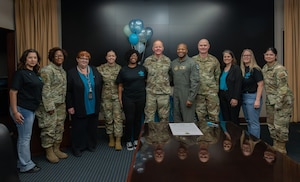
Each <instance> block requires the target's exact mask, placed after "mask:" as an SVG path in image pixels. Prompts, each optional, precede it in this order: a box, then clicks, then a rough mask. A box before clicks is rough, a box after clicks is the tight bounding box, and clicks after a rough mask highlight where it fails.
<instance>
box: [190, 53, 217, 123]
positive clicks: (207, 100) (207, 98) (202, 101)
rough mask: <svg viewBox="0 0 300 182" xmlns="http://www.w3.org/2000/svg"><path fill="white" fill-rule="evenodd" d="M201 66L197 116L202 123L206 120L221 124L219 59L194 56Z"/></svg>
mask: <svg viewBox="0 0 300 182" xmlns="http://www.w3.org/2000/svg"><path fill="white" fill-rule="evenodd" d="M193 59H194V60H196V62H197V63H198V64H199V74H200V88H199V90H198V94H197V98H196V114H197V117H198V120H199V121H200V122H205V121H206V119H208V120H209V121H212V122H219V112H220V102H219V96H218V92H219V78H220V74H221V68H220V63H219V61H218V59H217V58H216V57H215V56H213V55H210V54H208V56H207V57H205V58H201V57H200V56H199V55H196V56H193Z"/></svg>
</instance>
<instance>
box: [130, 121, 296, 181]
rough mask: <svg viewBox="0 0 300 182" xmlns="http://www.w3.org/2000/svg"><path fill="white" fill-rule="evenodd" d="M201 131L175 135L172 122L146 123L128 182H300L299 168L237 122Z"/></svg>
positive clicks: (202, 128) (201, 128) (204, 125)
mask: <svg viewBox="0 0 300 182" xmlns="http://www.w3.org/2000/svg"><path fill="white" fill-rule="evenodd" d="M197 125H198V124H197ZM221 126H222V127H221ZM198 127H199V128H200V130H201V131H202V133H203V135H200V136H173V135H172V132H171V130H170V127H169V124H168V123H155V122H153V123H148V124H147V123H146V124H144V126H143V129H142V132H141V136H140V140H139V145H138V147H137V149H136V150H135V154H134V157H133V161H132V164H131V168H130V171H129V174H128V178H127V182H148V181H149V182H154V181H155V182H169V181H170V182H196V181H197V182H199V181H204V182H205V181H209V182H218V181H222V182H248V181H249V182H289V181H291V182H296V181H300V164H298V163H297V162H295V161H293V160H292V159H290V158H289V157H288V156H287V155H284V154H281V153H279V152H276V151H274V150H273V148H272V147H271V146H269V145H268V144H267V143H265V142H263V141H261V140H258V139H257V138H255V137H253V136H251V135H249V134H248V133H247V132H246V131H244V130H242V129H241V128H240V127H237V126H236V125H234V124H233V123H231V122H225V123H222V124H221V125H219V127H212V126H208V125H207V124H206V123H205V124H202V125H201V126H198Z"/></svg>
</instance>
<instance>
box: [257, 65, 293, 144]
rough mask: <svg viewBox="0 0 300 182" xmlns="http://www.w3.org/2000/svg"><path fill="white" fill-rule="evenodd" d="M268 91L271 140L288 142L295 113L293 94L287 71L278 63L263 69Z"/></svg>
mask: <svg viewBox="0 0 300 182" xmlns="http://www.w3.org/2000/svg"><path fill="white" fill-rule="evenodd" d="M262 73H263V76H264V85H265V90H266V112H267V123H268V128H269V131H270V135H271V138H273V139H275V140H277V141H279V142H286V141H288V134H289V122H290V121H291V115H292V112H293V100H294V98H293V93H292V91H291V90H290V88H289V86H288V80H287V71H286V69H285V68H284V67H283V66H282V65H280V64H279V63H278V62H275V63H274V64H273V65H272V66H268V65H267V64H266V65H265V66H264V67H263V69H262Z"/></svg>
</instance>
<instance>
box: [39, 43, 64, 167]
mask: <svg viewBox="0 0 300 182" xmlns="http://www.w3.org/2000/svg"><path fill="white" fill-rule="evenodd" d="M66 56H67V53H66V51H65V50H63V49H61V48H59V47H54V48H52V49H50V51H49V54H48V59H49V60H50V63H49V64H48V65H47V66H45V67H43V68H42V69H41V78H42V80H43V82H44V86H43V91H42V102H41V104H40V107H39V108H38V110H37V111H36V117H37V119H38V124H39V127H40V128H41V145H42V147H43V148H45V150H46V158H47V160H48V161H49V162H51V163H57V162H59V159H64V158H67V157H68V155H67V154H66V153H64V152H62V151H60V144H61V142H62V138H63V132H64V122H65V119H66V104H65V97H66V91H67V78H66V72H65V70H64V69H63V67H62V64H63V62H64V59H65V57H66Z"/></svg>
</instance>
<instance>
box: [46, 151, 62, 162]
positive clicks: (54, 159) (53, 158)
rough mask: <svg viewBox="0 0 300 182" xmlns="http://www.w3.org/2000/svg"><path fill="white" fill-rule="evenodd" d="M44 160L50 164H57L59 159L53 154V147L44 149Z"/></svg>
mask: <svg viewBox="0 0 300 182" xmlns="http://www.w3.org/2000/svg"><path fill="white" fill-rule="evenodd" d="M45 150H46V158H47V160H48V161H49V162H50V163H58V161H59V158H58V157H57V156H56V155H55V154H54V152H53V147H49V148H46V149H45Z"/></svg>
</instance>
